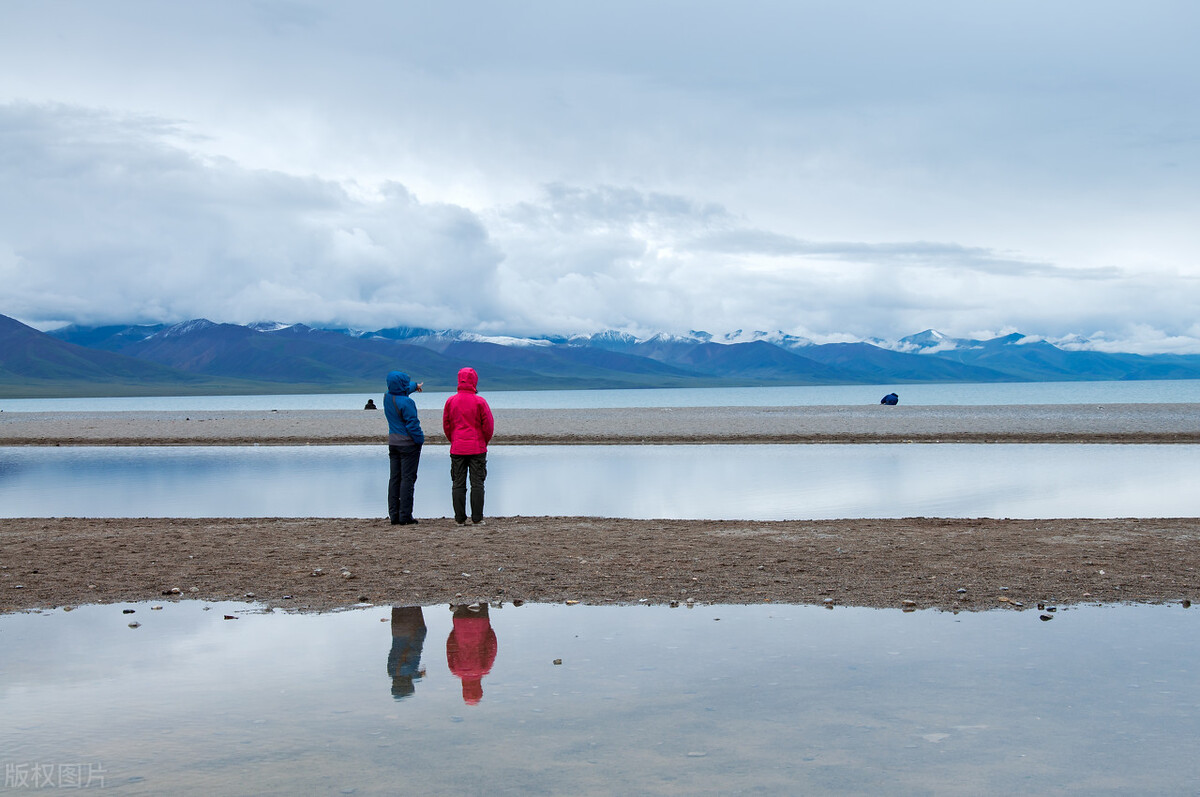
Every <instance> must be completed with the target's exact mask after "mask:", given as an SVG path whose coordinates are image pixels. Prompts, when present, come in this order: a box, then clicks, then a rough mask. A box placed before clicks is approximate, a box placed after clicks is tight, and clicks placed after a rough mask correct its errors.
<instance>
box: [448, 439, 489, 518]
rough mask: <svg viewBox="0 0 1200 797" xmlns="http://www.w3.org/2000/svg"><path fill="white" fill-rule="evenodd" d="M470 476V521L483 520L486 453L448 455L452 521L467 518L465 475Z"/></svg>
mask: <svg viewBox="0 0 1200 797" xmlns="http://www.w3.org/2000/svg"><path fill="white" fill-rule="evenodd" d="M468 474H470V477H471V522H472V523H478V522H479V521H481V520H483V480H484V479H486V478H487V454H451V455H450V504H451V506H453V507H454V521H455V522H456V523H465V522H466V520H467V475H468Z"/></svg>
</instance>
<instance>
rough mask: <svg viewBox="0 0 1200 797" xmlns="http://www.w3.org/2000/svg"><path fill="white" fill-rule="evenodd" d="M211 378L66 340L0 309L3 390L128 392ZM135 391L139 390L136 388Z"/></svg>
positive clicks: (185, 386) (0, 391) (188, 384)
mask: <svg viewBox="0 0 1200 797" xmlns="http://www.w3.org/2000/svg"><path fill="white" fill-rule="evenodd" d="M206 381H207V380H205V379H203V378H202V377H199V376H197V375H195V374H190V373H186V372H184V371H178V370H175V369H173V368H167V367H164V366H162V365H159V364H157V363H152V362H146V361H145V360H139V359H137V358H135V357H127V356H125V355H122V354H114V353H113V352H109V351H103V350H97V349H90V348H87V347H85V346H77V345H75V344H74V343H67V342H65V341H62V340H59V339H57V338H54V337H51V336H50V335H47V334H45V333H43V332H39V331H38V330H36V329H33V328H32V327H29V326H26V325H25V324H22V323H20V322H19V321H15V320H13V319H11V318H9V317H8V316H3V315H0V394H3V395H26V396H58V395H67V394H73V393H75V392H77V391H76V390H75V388H77V387H78V388H82V389H84V390H89V391H94V392H92V393H91V395H108V394H112V393H114V392H115V393H118V394H121V393H126V392H128V391H129V389H131V388H139V387H142V388H148V389H151V390H157V391H162V390H167V391H168V392H174V391H173V390H172V389H173V388H183V389H191V388H197V387H200V386H202V385H203V384H204V383H205V382H206ZM134 392H137V391H136V390H135V391H134Z"/></svg>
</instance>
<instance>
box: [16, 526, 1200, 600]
mask: <svg viewBox="0 0 1200 797" xmlns="http://www.w3.org/2000/svg"><path fill="white" fill-rule="evenodd" d="M1197 543H1200V520H1198V519H1196V518H1188V519H1166V520H1164V519H1156V520H1128V519H1126V520H1041V521H1039V520H942V519H933V518H916V519H912V518H910V519H902V520H829V521H795V522H770V523H763V522H747V521H704V522H694V521H680V520H656V521H643V520H612V519H603V518H555V517H539V518H520V517H518V518H495V519H491V520H489V521H488V524H487V525H486V526H479V527H472V526H466V527H458V526H455V525H454V523H453V521H451V520H448V519H425V520H423V521H422V522H421V523H420V524H419V525H417V526H404V527H399V526H397V527H392V526H390V525H388V524H387V523H386V522H383V521H372V520H351V519H321V518H307V519H270V518H268V519H188V520H166V519H153V518H151V519H20V520H4V521H0V547H2V549H3V551H4V558H3V564H2V565H0V609H2V610H5V611H12V610H18V609H29V608H35V607H48V606H63V605H67V606H73V605H79V604H82V603H97V602H105V603H107V602H114V601H163V600H179V599H188V598H195V599H203V600H221V599H227V600H242V599H247V596H248V595H253V598H252V600H255V601H261V602H263V603H265V604H267V605H271V606H279V607H284V608H291V609H296V610H327V609H334V608H337V607H343V606H348V605H352V604H354V603H357V602H360V601H369V602H371V603H377V604H403V605H413V604H420V605H430V604H434V603H455V602H471V601H484V600H486V601H491V602H497V601H503V602H511V601H514V600H523V601H538V602H560V601H568V600H577V601H581V602H584V603H638V602H641V601H646V602H653V603H667V602H670V601H679V602H681V603H684V602H687V601H688V600H689V599H690V600H693V601H697V602H701V603H760V602H764V601H771V602H777V603H806V604H814V603H815V604H822V603H824V602H825V601H826V600H829V601H830V602H831V603H833V604H835V605H852V606H876V607H896V608H908V607H913V608H930V607H936V608H942V609H953V610H959V609H963V610H980V609H993V608H1009V609H1028V610H1036V608H1037V606H1038V604H1039V603H1042V604H1044V605H1048V606H1061V605H1069V604H1074V603H1088V602H1120V601H1137V602H1165V601H1179V600H1192V599H1194V598H1196V597H1200V545H1198V544H1197ZM344 573H348V574H349V575H344ZM176 589H177V590H179V592H178V593H177V594H176V593H172V592H171V590H176ZM164 593H169V594H165V595H164Z"/></svg>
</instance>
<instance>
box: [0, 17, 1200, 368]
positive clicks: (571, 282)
mask: <svg viewBox="0 0 1200 797" xmlns="http://www.w3.org/2000/svg"><path fill="white" fill-rule="evenodd" d="M0 17H2V20H3V24H0V313H2V314H4V315H9V316H13V317H15V318H18V319H20V320H22V321H25V322H26V323H31V324H33V325H35V326H38V327H40V328H43V329H45V328H49V327H51V326H54V325H57V324H60V323H64V322H78V323H85V324H99V323H109V322H143V323H144V322H164V321H165V322H172V321H180V320H186V319H191V318H197V317H205V318H209V319H212V320H214V321H231V322H236V323H245V322H250V321H257V320H276V321H284V322H304V323H309V324H317V325H339V326H352V327H358V328H367V329H373V328H379V327H384V326H396V325H402V324H407V325H417V326H429V327H435V328H446V327H453V328H459V329H467V330H471V331H476V332H483V333H507V334H538V333H570V332H594V331H600V330H603V329H621V330H627V331H631V332H635V333H646V332H654V331H660V330H661V331H669V332H685V331H688V330H692V329H703V330H707V331H710V332H713V333H716V334H722V333H727V332H730V331H732V330H736V329H744V330H747V331H749V330H767V331H775V330H781V331H784V332H788V333H792V334H796V335H802V336H806V337H810V338H813V339H815V340H818V341H828V340H846V339H859V338H864V337H869V336H878V337H882V338H896V337H899V336H903V335H906V334H910V333H913V332H917V331H920V330H923V329H926V328H930V327H932V328H936V329H939V330H941V331H943V332H946V333H948V334H952V335H959V336H964V335H985V334H989V333H1001V332H1009V331H1014V330H1017V331H1021V332H1025V333H1026V334H1029V335H1034V336H1044V337H1046V338H1049V339H1053V340H1058V339H1062V338H1064V337H1067V336H1072V335H1078V336H1086V337H1088V338H1092V339H1094V340H1096V341H1098V343H1097V345H1098V346H1099V347H1102V348H1109V349H1120V350H1129V351H1145V352H1149V351H1189V352H1200V314H1198V313H1197V309H1196V308H1197V307H1200V157H1198V156H1200V47H1197V46H1196V44H1195V42H1196V34H1197V31H1200V4H1198V3H1195V2H1192V1H1191V0H1180V1H1179V2H1161V1H1157V0H1141V2H1138V3H1133V2H1108V1H1106V0H1055V1H1053V2H1048V1H1047V0H1030V1H1029V2H1024V1H1023V0H1006V2H1003V3H986V4H984V3H963V2H961V1H960V0H943V1H941V2H929V1H927V0H907V2H904V3H897V2H885V1H884V0H879V1H878V2H862V1H860V0H847V1H846V2H837V3H831V2H821V3H818V2H805V1H804V0H789V1H787V2H755V0H747V1H746V2H732V1H731V0H725V1H724V2H704V0H671V1H669V2H655V0H638V1H637V2H625V1H624V0H609V2H605V3H587V4H584V3H572V2H563V1H562V0H529V1H528V2H510V1H506V0H486V1H485V2H470V1H469V0H468V1H467V2H455V3H418V2H400V0H344V1H343V2H339V3H336V4H335V3H331V2H303V1H302V2H287V1H284V0H205V2H199V3H164V2H158V0H144V1H142V2H135V1H133V0H105V2H94V0H74V1H62V0H57V1H56V0H0Z"/></svg>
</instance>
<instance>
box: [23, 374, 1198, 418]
mask: <svg viewBox="0 0 1200 797" xmlns="http://www.w3.org/2000/svg"><path fill="white" fill-rule="evenodd" d="M480 388H481V393H482V395H484V396H486V398H487V399H488V402H489V403H490V404H491V405H492V407H494V408H496V409H556V408H562V409H597V408H604V407H736V406H744V407H791V406H853V405H863V404H878V403H879V399H881V398H882V397H883V396H884V395H886V394H888V393H891V392H893V391H895V392H896V393H898V394H899V395H900V402H901V403H902V404H914V405H926V406H961V405H967V406H979V405H992V404H1187V403H1192V402H1195V401H1197V400H1200V398H1198V397H1200V380H1195V379H1187V380H1146V381H1132V382H1003V383H995V384H947V383H940V384H922V385H895V384H890V385H832V386H827V385H822V386H811V385H809V386H788V387H734V388H664V389H645V390H513V391H488V390H487V382H486V380H485V381H484V382H483V383H482V384H481V386H480ZM383 392H384V390H383V380H382V379H380V389H379V393H324V394H307V395H272V396H157V397H155V396H151V397H109V398H63V399H0V410H2V411H4V412H55V411H59V412H80V411H85V410H88V411H120V410H130V411H134V410H140V411H208V410H211V411H220V410H344V409H361V408H362V406H363V404H365V403H366V400H367V398H376V399H377V398H378V397H379V395H380V394H382V393H383ZM449 396H450V394H449V393H435V392H430V393H425V394H422V395H421V396H420V397H419V402H420V405H421V406H423V407H440V406H441V405H442V404H443V403H444V402H445V400H446V399H447V398H448V397H449Z"/></svg>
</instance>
